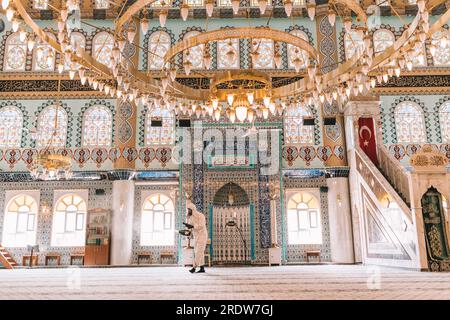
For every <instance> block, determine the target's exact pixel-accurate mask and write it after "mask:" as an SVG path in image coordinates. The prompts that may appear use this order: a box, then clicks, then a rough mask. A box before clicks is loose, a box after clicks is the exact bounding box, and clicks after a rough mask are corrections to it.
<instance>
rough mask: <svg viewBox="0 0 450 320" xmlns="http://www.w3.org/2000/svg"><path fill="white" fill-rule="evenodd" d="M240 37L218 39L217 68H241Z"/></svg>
mask: <svg viewBox="0 0 450 320" xmlns="http://www.w3.org/2000/svg"><path fill="white" fill-rule="evenodd" d="M239 62H240V60H239V39H228V40H222V41H217V68H218V69H239V66H240V63H239Z"/></svg>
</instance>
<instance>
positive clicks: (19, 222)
mask: <svg viewBox="0 0 450 320" xmlns="http://www.w3.org/2000/svg"><path fill="white" fill-rule="evenodd" d="M37 214H38V205H37V202H36V200H35V199H34V198H33V197H32V196H30V195H27V194H19V195H17V196H15V197H13V198H12V199H11V200H10V201H9V202H8V204H7V206H6V210H5V221H4V225H3V239H2V244H3V246H5V247H26V246H27V245H29V244H30V245H34V244H35V243H36V224H37Z"/></svg>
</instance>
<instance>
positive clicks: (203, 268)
mask: <svg viewBox="0 0 450 320" xmlns="http://www.w3.org/2000/svg"><path fill="white" fill-rule="evenodd" d="M204 272H205V267H204V266H201V267H200V270H198V271H197V273H204Z"/></svg>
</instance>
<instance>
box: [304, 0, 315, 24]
mask: <svg viewBox="0 0 450 320" xmlns="http://www.w3.org/2000/svg"><path fill="white" fill-rule="evenodd" d="M306 10H307V11H308V16H309V18H310V19H311V21H313V20H314V17H315V15H316V2H315V0H310V2H308V3H307V4H306Z"/></svg>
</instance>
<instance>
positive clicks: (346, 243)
mask: <svg viewBox="0 0 450 320" xmlns="http://www.w3.org/2000/svg"><path fill="white" fill-rule="evenodd" d="M327 186H328V219H329V224H330V243H331V261H332V262H336V263H354V262H355V255H354V248H353V230H352V216H351V209H350V194H349V185H348V178H346V177H341V178H329V179H327Z"/></svg>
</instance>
